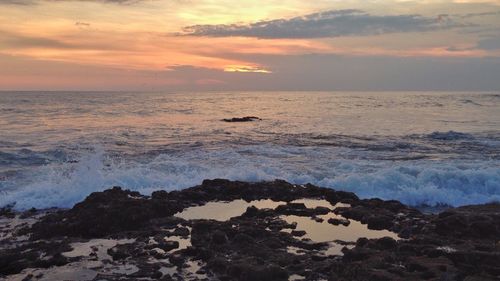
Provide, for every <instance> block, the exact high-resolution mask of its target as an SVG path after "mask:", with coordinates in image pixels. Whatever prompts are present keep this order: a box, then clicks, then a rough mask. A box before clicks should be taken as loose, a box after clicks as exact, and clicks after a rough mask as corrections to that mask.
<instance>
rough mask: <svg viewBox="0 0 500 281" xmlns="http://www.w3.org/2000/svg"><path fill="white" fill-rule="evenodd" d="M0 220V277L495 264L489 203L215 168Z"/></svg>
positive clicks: (464, 273) (265, 275)
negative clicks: (189, 182)
mask: <svg viewBox="0 0 500 281" xmlns="http://www.w3.org/2000/svg"><path fill="white" fill-rule="evenodd" d="M222 202H228V203H222ZM231 202H232V205H231ZM204 206H205V207H204ZM206 206H209V207H206ZM210 208H212V209H210ZM217 208H219V209H217ZM210 210H212V213H210ZM231 212H232V213H231ZM221 213H230V215H227V216H226V217H214V214H221ZM12 216H14V218H12ZM9 217H10V218H9ZM9 219H10V220H11V221H10V223H7V221H8V220H9ZM16 219H17V220H20V221H21V222H17V223H19V224H18V225H16V223H13V220H16ZM0 220H2V221H4V222H6V223H5V225H4V227H3V228H2V229H1V232H0V234H1V236H0V280H1V278H2V276H3V278H6V280H50V279H54V278H61V279H63V278H66V279H67V278H69V280H98V279H99V278H101V279H107V280H135V279H137V278H143V279H144V280H337V279H341V280H402V279H403V280H424V279H425V280H442V278H447V279H445V280H463V279H465V278H466V277H469V278H483V279H481V280H495V279H496V278H498V277H499V276H500V263H499V261H500V244H499V237H500V204H498V203H492V204H484V205H471V206H463V207H458V208H449V209H446V210H443V211H442V212H440V213H439V214H436V213H425V212H421V211H419V210H417V209H415V208H411V207H408V206H405V205H404V204H402V203H400V202H398V201H394V200H389V201H384V200H380V199H359V198H358V197H357V196H356V195H355V194H354V193H350V192H343V191H335V190H333V189H330V188H321V187H317V186H314V185H309V184H308V185H293V184H290V183H287V182H285V181H279V180H277V181H273V182H259V183H247V182H237V181H229V180H222V179H217V180H205V181H204V182H203V183H202V184H201V185H199V186H195V187H191V188H187V189H183V190H180V191H171V192H166V191H156V192H153V193H152V195H151V196H143V195H141V194H140V193H138V192H131V191H127V190H122V189H121V188H118V187H115V188H112V189H108V190H106V191H103V192H95V193H92V194H90V195H89V196H88V197H87V198H86V199H85V200H84V201H82V202H80V203H78V204H76V205H75V206H74V207H73V208H71V209H50V210H48V211H33V210H32V211H31V212H30V211H25V212H23V213H13V212H10V213H9V211H8V210H6V209H4V211H2V212H0ZM23 220H25V221H23ZM23 223H25V225H22V224H23ZM6 225H9V227H10V228H9V227H7V226H6ZM14 233H15V235H12V234H14ZM343 234H344V236H342V235H343ZM9 235H10V236H9ZM339 237H340V238H342V239H339ZM64 274H70V276H68V275H64ZM44 278H45V279H44Z"/></svg>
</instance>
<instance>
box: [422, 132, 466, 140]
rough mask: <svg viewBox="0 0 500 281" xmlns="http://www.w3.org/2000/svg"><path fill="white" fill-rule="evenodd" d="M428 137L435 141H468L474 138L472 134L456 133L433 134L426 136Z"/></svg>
mask: <svg viewBox="0 0 500 281" xmlns="http://www.w3.org/2000/svg"><path fill="white" fill-rule="evenodd" d="M426 137H428V138H430V139H433V140H445V141H452V140H467V139H473V138H474V137H473V136H472V135H471V134H466V133H461V132H455V131H448V132H433V133H431V134H428V135H426Z"/></svg>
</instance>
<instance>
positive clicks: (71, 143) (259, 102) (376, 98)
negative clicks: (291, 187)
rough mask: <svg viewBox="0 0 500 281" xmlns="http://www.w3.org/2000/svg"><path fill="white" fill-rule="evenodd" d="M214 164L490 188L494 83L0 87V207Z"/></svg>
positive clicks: (159, 182) (422, 189)
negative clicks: (322, 87) (301, 88)
mask: <svg viewBox="0 0 500 281" xmlns="http://www.w3.org/2000/svg"><path fill="white" fill-rule="evenodd" d="M243 116H258V117H260V118H261V119H262V120H260V121H254V122H246V123H228V122H224V121H222V119H224V118H232V117H243ZM214 178H226V179H231V180H241V181H251V182H257V181H264V180H265V181H267V180H274V179H283V180H286V181H288V182H291V183H294V184H306V183H312V184H315V185H318V186H323V187H328V188H334V189H337V190H346V191H351V192H355V193H356V194H357V195H358V196H359V197H361V198H373V197H378V198H382V199H395V200H399V201H401V202H403V203H405V204H409V205H411V206H417V207H418V206H461V205H467V204H480V203H487V202H495V201H500V92H206V93H199V92H191V93H174V92H40V91H38V92H0V207H2V206H3V207H5V206H11V207H13V208H14V209H17V210H25V209H29V208H33V207H34V208H38V209H44V208H51V207H58V208H70V207H72V206H73V205H74V204H75V203H77V202H79V201H81V200H83V199H84V198H85V197H86V196H88V195H89V194H90V193H92V192H95V191H102V190H104V189H107V188H110V187H112V186H121V187H123V188H127V189H131V190H136V191H139V192H141V193H143V194H150V193H151V192H153V191H155V190H160V189H162V190H179V189H183V188H187V187H191V186H195V185H198V184H200V183H201V182H202V181H203V180H204V179H214Z"/></svg>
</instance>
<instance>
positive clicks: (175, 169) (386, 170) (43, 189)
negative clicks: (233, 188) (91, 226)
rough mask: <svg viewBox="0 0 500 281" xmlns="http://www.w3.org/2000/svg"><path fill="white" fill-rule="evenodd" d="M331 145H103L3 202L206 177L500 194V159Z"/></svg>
mask: <svg viewBox="0 0 500 281" xmlns="http://www.w3.org/2000/svg"><path fill="white" fill-rule="evenodd" d="M341 153H342V151H339V150H338V149H332V148H318V147H294V146H274V145H255V146H241V147H234V148H224V149H217V150H204V149H203V148H200V149H196V150H190V151H184V152H178V153H171V154H161V155H159V156H156V157H155V158H153V159H151V160H149V161H144V162H141V163H139V162H137V161H136V160H133V159H129V160H124V159H120V160H117V159H110V158H109V157H108V156H106V154H105V153H104V151H103V150H102V149H97V150H95V151H93V152H92V153H88V154H85V155H83V156H82V157H81V159H80V160H79V161H78V162H76V163H58V164H56V163H52V164H49V165H46V166H42V167H40V168H38V169H37V170H35V171H34V174H33V175H31V177H30V180H29V182H28V183H26V184H23V185H21V186H20V185H19V184H16V182H10V184H11V185H12V186H13V187H15V188H7V189H4V191H3V192H2V193H0V195H1V196H0V206H4V205H7V204H11V203H14V202H15V203H16V205H15V206H16V208H17V209H27V208H31V207H35V208H48V207H65V208H68V207H72V206H73V204H75V203H77V202H79V201H81V200H83V199H84V198H85V197H86V196H87V195H88V194H90V193H91V192H94V191H101V190H104V189H106V188H109V187H111V186H116V185H118V186H122V187H125V188H128V189H131V190H137V191H140V192H141V193H143V194H150V193H151V192H152V191H154V190H158V189H164V190H174V189H182V188H186V187H190V186H194V185H197V184H200V183H201V182H202V181H203V180H204V179H213V178H227V179H231V180H243V181H262V180H273V179H278V178H279V179H284V180H287V181H289V182H292V183H297V184H304V183H313V184H316V185H319V186H325V187H331V188H335V189H340V190H347V191H353V192H355V193H356V194H358V195H359V196H360V197H362V198H370V197H379V198H383V199H396V200H400V201H402V202H404V203H407V204H410V205H421V204H428V205H435V204H448V205H453V206H458V205H465V204H478V203H486V202H491V201H500V167H499V164H498V161H495V160H492V161H484V160H483V161H476V162H462V163H454V162H453V161H450V160H442V161H431V160H418V161H374V160H346V159H345V158H344V159H342V158H338V157H337V155H338V154H341Z"/></svg>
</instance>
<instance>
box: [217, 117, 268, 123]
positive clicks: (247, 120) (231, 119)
mask: <svg viewBox="0 0 500 281" xmlns="http://www.w3.org/2000/svg"><path fill="white" fill-rule="evenodd" d="M258 120H262V119H260V118H259V117H256V116H245V117H233V118H226V119H222V121H224V122H251V121H258Z"/></svg>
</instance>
